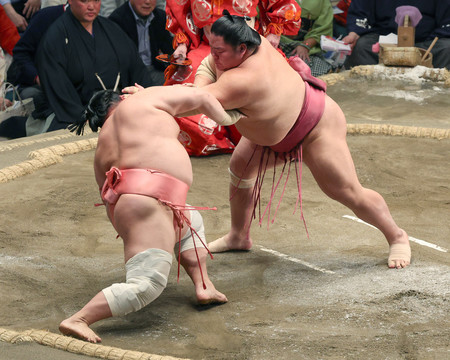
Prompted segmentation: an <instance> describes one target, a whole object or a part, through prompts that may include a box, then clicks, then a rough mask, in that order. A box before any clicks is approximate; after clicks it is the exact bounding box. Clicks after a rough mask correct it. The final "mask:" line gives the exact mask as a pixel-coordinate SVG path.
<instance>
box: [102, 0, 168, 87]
mask: <svg viewBox="0 0 450 360" xmlns="http://www.w3.org/2000/svg"><path fill="white" fill-rule="evenodd" d="M109 18H110V19H111V20H112V21H114V22H115V23H117V24H118V25H119V26H120V27H121V28H122V30H123V31H125V32H126V33H127V35H128V36H129V37H130V39H131V40H133V42H134V43H135V45H136V46H137V48H138V50H139V55H140V57H141V59H142V61H143V63H144V64H145V65H146V66H147V69H148V70H149V71H150V75H151V77H152V80H153V82H154V84H155V85H163V84H164V70H165V66H164V65H163V63H161V62H160V61H158V60H156V56H157V55H160V54H172V53H173V48H172V34H171V33H170V32H169V31H167V30H166V13H165V11H164V10H161V9H158V8H156V0H130V1H128V2H126V3H125V4H123V5H122V6H120V7H119V8H117V9H116V10H114V12H113V13H112V14H111V15H110V16H109Z"/></svg>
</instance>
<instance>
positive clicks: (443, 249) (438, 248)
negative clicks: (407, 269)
mask: <svg viewBox="0 0 450 360" xmlns="http://www.w3.org/2000/svg"><path fill="white" fill-rule="evenodd" d="M342 217H344V218H347V219H350V220H353V221H356V222H359V223H362V224H365V225H367V226H370V227H372V228H374V229H377V228H376V227H375V226H373V225H370V224H368V223H366V222H365V221H363V220H361V219H359V218H357V217H355V216H350V215H344V216H342ZM377 230H378V229H377ZM409 241H412V242H415V243H416V244H419V245H423V246H428V247H429V248H432V249H434V250H437V251H442V252H448V249H446V248H443V247H441V246H439V245H435V244H432V243H429V242H427V241H424V240H420V239H416V238H414V237H412V236H410V237H409Z"/></svg>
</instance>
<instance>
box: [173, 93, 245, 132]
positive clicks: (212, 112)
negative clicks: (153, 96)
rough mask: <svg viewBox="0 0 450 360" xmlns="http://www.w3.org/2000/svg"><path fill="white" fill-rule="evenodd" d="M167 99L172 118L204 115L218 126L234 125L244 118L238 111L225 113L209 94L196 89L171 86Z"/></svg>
mask: <svg viewBox="0 0 450 360" xmlns="http://www.w3.org/2000/svg"><path fill="white" fill-rule="evenodd" d="M171 95H172V96H171V97H170V99H168V105H169V108H171V109H172V111H171V112H169V111H168V112H169V113H171V114H172V115H173V116H177V117H180V116H188V115H194V114H205V115H206V116H208V117H209V118H210V119H211V120H214V121H215V122H217V123H218V124H219V125H223V126H228V125H232V124H235V123H236V122H237V121H239V120H240V119H241V118H243V117H245V115H244V114H242V113H240V112H239V111H225V110H224V109H223V107H222V105H221V104H220V102H219V101H218V100H217V99H216V98H215V97H214V96H213V95H212V94H211V93H209V92H207V91H204V90H203V89H200V88H196V87H186V86H173V87H172V90H171Z"/></svg>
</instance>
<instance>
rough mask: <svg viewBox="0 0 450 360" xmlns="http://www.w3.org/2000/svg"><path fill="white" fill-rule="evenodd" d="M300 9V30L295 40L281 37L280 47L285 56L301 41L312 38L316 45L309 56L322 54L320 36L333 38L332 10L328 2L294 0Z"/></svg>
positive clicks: (323, 0)
mask: <svg viewBox="0 0 450 360" xmlns="http://www.w3.org/2000/svg"><path fill="white" fill-rule="evenodd" d="M296 1H297V3H298V4H299V5H300V7H301V8H302V28H301V30H300V31H299V32H298V34H297V36H296V39H290V38H288V37H287V36H284V35H282V36H281V40H280V45H281V48H282V49H283V51H284V50H285V49H286V50H289V49H291V50H290V51H288V53H287V52H286V51H285V53H286V55H289V53H290V52H291V51H292V50H293V49H295V47H297V46H298V44H299V43H300V42H301V41H302V40H303V39H310V38H313V39H314V40H316V41H317V45H315V46H314V47H313V48H311V50H310V52H309V55H315V54H319V53H322V49H321V48H320V36H321V35H325V36H333V8H332V7H331V2H330V0H303V1H302V0H296Z"/></svg>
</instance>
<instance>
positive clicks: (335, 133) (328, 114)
mask: <svg viewBox="0 0 450 360" xmlns="http://www.w3.org/2000/svg"><path fill="white" fill-rule="evenodd" d="M346 134H347V124H346V121H345V117H344V114H343V113H342V110H341V109H340V108H339V106H338V105H337V104H336V103H335V102H334V101H333V100H332V99H331V98H329V97H328V96H327V99H326V106H325V111H324V114H323V116H322V119H321V120H320V122H319V123H318V124H317V126H316V127H315V128H314V130H313V131H312V132H311V133H310V135H308V136H307V137H306V138H305V141H304V142H303V159H304V162H305V164H306V165H307V166H308V168H309V169H310V171H311V173H312V174H313V176H314V178H315V179H316V181H317V183H318V185H319V186H320V188H321V189H322V190H323V191H324V192H325V193H327V194H328V195H329V196H332V197H333V198H335V197H336V196H338V194H339V192H342V191H343V190H345V189H355V188H356V187H360V184H359V181H358V178H357V175H356V170H355V165H354V163H353V159H352V156H351V153H350V150H349V148H348V145H347V140H346Z"/></svg>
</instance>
